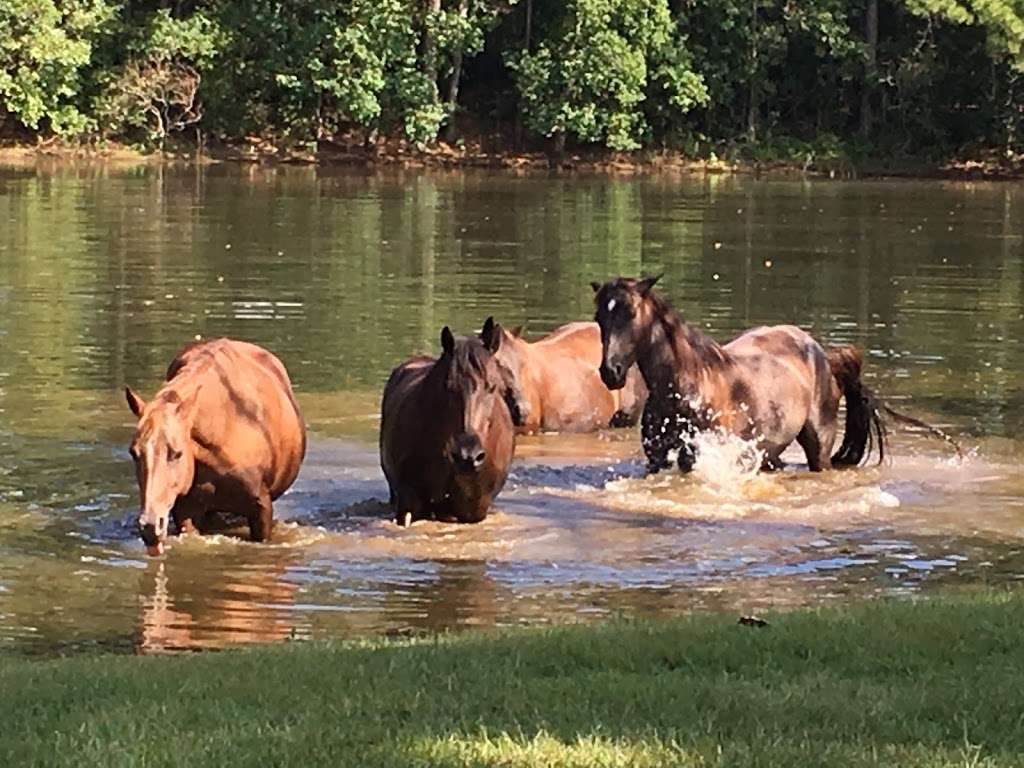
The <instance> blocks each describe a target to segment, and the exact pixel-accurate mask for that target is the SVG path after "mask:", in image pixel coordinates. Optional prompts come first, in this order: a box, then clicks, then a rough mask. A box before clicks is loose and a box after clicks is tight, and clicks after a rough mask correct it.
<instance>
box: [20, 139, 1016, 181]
mask: <svg viewBox="0 0 1024 768" xmlns="http://www.w3.org/2000/svg"><path fill="white" fill-rule="evenodd" d="M47 162H52V163H70V164H74V163H104V164H111V165H177V164H187V165H216V164H225V163H234V164H240V165H246V164H256V165H297V166H314V167H323V168H345V167H348V168H364V169H369V170H385V169H394V168H398V169H440V170H491V171H504V172H510V173H522V174H574V173H597V174H607V175H619V176H658V175H739V176H753V177H758V178H760V177H763V178H811V179H823V178H824V179H837V180H857V179H881V180H884V179H909V180H936V181H995V182H1014V181H1022V180H1024V158H1017V159H1015V160H1014V161H1011V162H1007V163H996V162H993V161H991V160H966V159H964V160H951V161H949V162H945V163H929V162H923V161H892V160H888V161H887V160H881V159H878V160H867V161H865V162H862V163H859V164H855V163H850V162H846V161H836V160H826V161H823V162H817V163H816V162H813V161H811V162H806V163H796V162H791V161H785V160H777V161H756V160H721V159H712V160H708V159H701V158H692V157H686V156H684V155H683V154H682V153H679V152H674V151H655V150H640V151H637V152H634V153H614V152H609V151H592V152H566V153H565V154H564V155H562V156H557V157H556V156H554V155H550V154H547V153H544V152H539V151H536V152H529V151H525V152H515V151H498V152H491V151H486V150H484V149H482V148H481V147H480V146H478V145H477V146H472V147H466V148H460V147H454V146H450V145H447V144H443V143H439V144H437V145H436V146H433V147H430V148H426V149H422V148H416V147H413V146H410V145H408V144H406V143H405V142H397V141H381V142H380V143H379V144H378V145H377V146H376V147H374V148H370V149H368V148H366V147H363V146H357V145H342V144H326V145H325V146H324V147H322V148H320V149H318V150H316V151H307V150H295V149H282V148H278V147H276V146H274V145H272V144H269V143H267V142H259V141H251V142H247V143H244V144H216V145H212V146H209V147H205V148H203V150H202V151H201V152H197V151H196V147H195V146H194V145H191V146H188V145H181V146H176V147H173V148H170V149H166V150H156V151H153V152H142V151H140V150H137V149H134V148H132V147H128V146H125V145H121V144H116V143H112V144H109V145H106V146H103V147H96V146H87V145H83V146H63V145H53V144H35V145H33V144H28V143H24V142H21V143H19V142H14V143H11V142H8V143H0V164H4V165H17V166H22V165H39V164H41V163H47Z"/></svg>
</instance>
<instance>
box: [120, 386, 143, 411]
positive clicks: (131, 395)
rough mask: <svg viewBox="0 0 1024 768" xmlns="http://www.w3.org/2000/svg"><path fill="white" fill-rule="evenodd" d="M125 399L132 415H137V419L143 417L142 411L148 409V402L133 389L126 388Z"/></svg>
mask: <svg viewBox="0 0 1024 768" xmlns="http://www.w3.org/2000/svg"><path fill="white" fill-rule="evenodd" d="M124 399H125V400H127V401H128V407H129V408H131V409H132V413H134V414H135V418H137V419H138V418H140V417H141V416H142V411H143V410H145V408H146V401H145V400H143V399H142V398H141V397H139V396H138V395H137V394H135V392H134V391H132V388H131V387H125V388H124Z"/></svg>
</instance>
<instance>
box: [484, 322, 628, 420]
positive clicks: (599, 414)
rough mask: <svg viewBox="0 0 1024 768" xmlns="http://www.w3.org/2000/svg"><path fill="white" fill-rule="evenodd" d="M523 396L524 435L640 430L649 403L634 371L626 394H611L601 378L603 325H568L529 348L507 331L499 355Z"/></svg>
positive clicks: (523, 341)
mask: <svg viewBox="0 0 1024 768" xmlns="http://www.w3.org/2000/svg"><path fill="white" fill-rule="evenodd" d="M496 357H497V359H498V363H499V365H501V366H503V367H504V368H506V369H508V370H509V371H510V373H511V375H512V377H513V378H514V380H515V381H516V383H517V385H518V387H519V390H520V392H521V396H522V400H523V404H522V405H521V406H520V411H521V412H522V417H521V419H520V420H519V421H517V423H516V426H517V427H519V430H520V431H521V432H537V431H538V430H549V431H555V432H593V431H596V430H598V429H603V428H605V427H609V426H615V427H618V426H629V425H632V424H636V422H637V420H638V419H639V417H640V412H641V411H642V410H643V406H644V401H645V400H646V398H647V389H646V387H645V386H644V383H643V379H642V377H641V376H640V371H639V370H638V369H637V368H636V367H635V366H634V367H633V368H631V369H630V371H629V374H628V375H627V378H626V385H625V386H624V387H623V388H622V389H620V390H614V391H612V390H609V389H608V388H607V387H606V386H605V385H604V384H603V383H602V382H601V377H600V375H599V374H598V366H599V365H600V364H601V329H600V328H599V327H598V325H597V323H589V322H577V323H568V324H566V325H563V326H561V327H560V328H557V329H555V330H554V331H552V332H551V333H549V334H548V335H547V336H545V337H544V338H542V339H540V340H538V341H535V342H532V343H531V342H528V341H525V340H524V339H522V338H521V337H520V336H519V334H518V333H517V332H509V331H507V330H504V331H503V336H502V340H501V347H500V348H499V349H498V352H497V354H496Z"/></svg>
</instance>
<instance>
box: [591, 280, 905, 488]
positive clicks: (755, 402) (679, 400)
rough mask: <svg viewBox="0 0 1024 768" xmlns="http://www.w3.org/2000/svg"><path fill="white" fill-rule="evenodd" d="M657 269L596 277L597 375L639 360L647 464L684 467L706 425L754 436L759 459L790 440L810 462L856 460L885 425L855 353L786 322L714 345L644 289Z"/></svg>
mask: <svg viewBox="0 0 1024 768" xmlns="http://www.w3.org/2000/svg"><path fill="white" fill-rule="evenodd" d="M655 282H657V278H647V279H644V280H632V279H628V278H618V279H617V280H612V281H610V282H607V283H605V284H604V285H599V284H598V283H592V286H593V288H594V292H595V293H596V296H595V301H596V304H597V314H596V320H597V323H598V324H599V325H600V326H601V344H602V349H603V354H602V358H601V379H602V380H603V381H604V383H605V384H606V385H607V386H608V387H609V388H610V389H615V388H618V387H621V386H622V385H623V384H624V383H625V379H626V371H628V370H629V368H630V366H631V365H633V363H634V362H635V363H637V364H638V365H639V366H640V371H641V373H642V374H643V377H644V381H645V383H646V384H647V388H648V389H649V390H650V394H649V396H648V399H647V405H646V407H645V408H644V414H643V419H642V432H643V445H644V452H645V453H646V454H647V462H648V468H649V469H650V470H651V471H654V472H657V471H658V470H660V469H663V468H665V467H668V466H670V465H671V463H672V458H671V456H672V454H673V453H674V452H676V451H678V459H677V463H678V465H679V468H680V469H681V470H683V471H688V470H689V469H691V468H692V466H693V463H694V460H695V458H696V453H695V446H694V439H695V437H696V435H697V433H699V432H704V431H708V430H713V429H719V430H722V431H723V432H725V433H728V434H734V435H738V436H739V437H741V438H743V439H745V440H752V441H755V442H756V444H757V446H758V448H759V449H760V450H761V451H762V452H763V456H764V461H763V467H764V468H765V469H773V468H778V467H779V466H781V462H780V460H779V456H780V455H781V454H782V452H783V451H784V450H785V449H786V447H787V446H788V445H789V444H790V443H792V442H793V441H794V440H796V441H797V442H798V443H799V444H800V447H801V448H803V449H804V453H805V454H806V456H807V465H808V467H809V468H810V469H811V470H812V471H815V472H816V471H820V470H823V469H829V468H830V467H833V466H849V465H856V464H859V463H860V462H861V460H862V459H863V458H864V457H865V455H866V454H867V453H868V452H870V450H871V441H872V433H873V434H874V435H876V436H877V438H878V450H879V460H880V461H881V458H882V456H884V453H885V432H884V429H883V426H882V422H881V419H880V417H879V415H878V410H877V408H876V407H875V404H874V399H873V397H872V395H871V393H870V392H869V391H868V390H867V388H866V387H864V386H863V384H862V383H861V380H860V372H861V364H862V358H861V353H860V352H859V351H858V350H856V349H855V348H853V347H848V346H844V347H837V348H835V349H831V350H829V351H828V352H827V353H826V352H825V350H824V349H822V347H821V345H819V344H818V342H816V341H815V340H814V339H812V338H811V337H810V336H809V335H808V334H807V333H805V332H804V331H802V330H800V329H799V328H797V327H795V326H792V325H779V326H773V327H768V328H765V327H762V328H754V329H752V330H749V331H746V332H745V333H743V334H741V335H740V336H738V337H737V338H735V339H733V340H732V341H730V342H729V343H728V344H726V345H725V346H720V345H719V344H717V343H716V342H715V341H714V340H713V339H711V338H710V337H709V336H707V335H705V334H704V333H702V332H701V331H700V330H699V329H698V328H696V327H694V326H692V325H688V324H687V323H685V322H684V321H683V319H682V318H681V317H680V316H679V315H678V314H676V312H675V311H674V310H673V309H672V307H671V306H670V305H669V304H668V302H666V301H665V300H664V299H663V298H662V297H661V296H659V295H658V294H657V293H655V292H654V290H652V288H653V286H654V284H655ZM840 397H845V398H846V431H845V434H844V437H843V443H842V446H841V447H840V449H839V451H838V452H836V453H835V454H834V455H831V454H832V446H833V444H834V443H835V439H836V432H837V429H838V413H839V400H840Z"/></svg>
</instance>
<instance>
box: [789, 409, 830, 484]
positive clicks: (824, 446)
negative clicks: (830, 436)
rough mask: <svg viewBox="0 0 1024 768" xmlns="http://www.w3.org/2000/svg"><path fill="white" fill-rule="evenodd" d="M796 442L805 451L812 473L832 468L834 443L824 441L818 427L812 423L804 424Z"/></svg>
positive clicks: (808, 466)
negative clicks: (830, 455) (831, 454)
mask: <svg viewBox="0 0 1024 768" xmlns="http://www.w3.org/2000/svg"><path fill="white" fill-rule="evenodd" d="M796 441H797V442H798V443H799V444H800V447H801V448H803V449H804V455H806V456H807V468H808V469H809V470H811V472H821V471H822V470H823V469H831V468H832V460H831V459H830V458H829V454H830V453H831V451H832V441H831V440H828V441H824V440H822V439H821V435H819V433H818V429H817V427H815V425H814V424H812V423H811V422H810V421H807V423H806V424H804V426H803V429H801V430H800V432H799V433H798V434H797V436H796Z"/></svg>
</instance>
